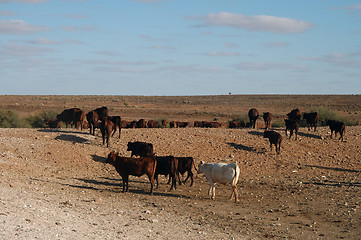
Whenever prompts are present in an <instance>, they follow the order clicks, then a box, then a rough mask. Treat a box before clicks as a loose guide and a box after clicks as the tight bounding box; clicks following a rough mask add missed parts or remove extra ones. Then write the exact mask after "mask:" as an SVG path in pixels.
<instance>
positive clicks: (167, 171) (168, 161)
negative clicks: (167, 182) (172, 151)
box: [154, 156, 179, 191]
mask: <svg viewBox="0 0 361 240" xmlns="http://www.w3.org/2000/svg"><path fill="white" fill-rule="evenodd" d="M155 159H156V160H157V168H156V170H155V174H154V178H155V181H156V182H157V188H158V185H159V182H158V175H164V176H168V175H169V177H170V178H171V179H172V185H171V187H170V189H169V191H171V190H173V187H174V189H177V178H178V180H179V173H178V159H176V158H174V157H173V156H166V157H159V156H156V157H155Z"/></svg>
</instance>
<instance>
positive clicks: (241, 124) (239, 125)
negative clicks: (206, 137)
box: [228, 121, 247, 128]
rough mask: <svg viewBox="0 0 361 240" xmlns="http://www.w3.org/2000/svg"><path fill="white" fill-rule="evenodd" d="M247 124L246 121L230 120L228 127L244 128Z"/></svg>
mask: <svg viewBox="0 0 361 240" xmlns="http://www.w3.org/2000/svg"><path fill="white" fill-rule="evenodd" d="M246 126H247V124H246V123H245V122H240V121H230V122H229V125H228V127H229V128H244V127H246Z"/></svg>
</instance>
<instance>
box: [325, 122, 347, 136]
mask: <svg viewBox="0 0 361 240" xmlns="http://www.w3.org/2000/svg"><path fill="white" fill-rule="evenodd" d="M326 125H327V126H329V127H330V129H331V138H332V134H333V132H335V137H336V135H337V133H340V138H339V139H338V140H340V139H342V140H341V141H343V134H344V132H345V124H344V123H343V122H340V121H336V120H328V121H327V122H326Z"/></svg>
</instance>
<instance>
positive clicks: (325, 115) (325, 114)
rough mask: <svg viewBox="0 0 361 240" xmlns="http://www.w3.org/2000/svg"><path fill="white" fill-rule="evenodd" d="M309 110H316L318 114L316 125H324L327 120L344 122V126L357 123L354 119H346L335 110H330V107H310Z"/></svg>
mask: <svg viewBox="0 0 361 240" xmlns="http://www.w3.org/2000/svg"><path fill="white" fill-rule="evenodd" d="M310 111H311V112H318V114H319V115H320V120H319V121H318V125H320V126H325V125H326V121H327V120H337V121H340V122H343V123H345V125H346V126H355V125H357V122H356V121H353V120H351V119H348V118H347V117H345V116H341V115H340V114H338V113H337V112H336V111H333V110H330V109H327V108H324V107H319V108H312V109H311V110H310Z"/></svg>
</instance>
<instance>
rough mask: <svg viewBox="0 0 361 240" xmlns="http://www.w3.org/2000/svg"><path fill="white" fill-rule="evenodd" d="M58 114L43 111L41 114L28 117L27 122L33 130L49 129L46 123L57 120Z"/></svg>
mask: <svg viewBox="0 0 361 240" xmlns="http://www.w3.org/2000/svg"><path fill="white" fill-rule="evenodd" d="M56 115H57V113H56V112H54V111H42V112H41V113H39V114H37V115H35V116H31V115H30V116H28V117H26V119H25V120H26V121H27V122H28V123H29V125H30V126H31V127H33V128H44V127H47V125H46V121H48V120H55V119H56Z"/></svg>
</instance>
